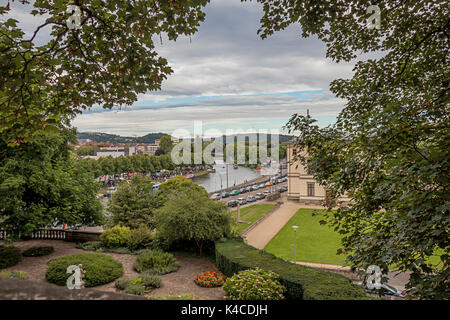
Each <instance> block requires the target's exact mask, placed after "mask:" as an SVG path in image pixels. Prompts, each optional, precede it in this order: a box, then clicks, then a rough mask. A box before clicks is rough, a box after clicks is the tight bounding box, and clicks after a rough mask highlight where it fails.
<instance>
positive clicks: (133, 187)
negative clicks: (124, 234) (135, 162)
mask: <svg viewBox="0 0 450 320" xmlns="http://www.w3.org/2000/svg"><path fill="white" fill-rule="evenodd" d="M152 187H153V183H152V181H151V179H150V178H145V177H141V176H138V175H136V176H133V178H132V179H131V182H130V183H127V182H123V183H121V184H120V186H119V188H118V189H117V191H116V192H115V193H114V195H113V197H112V199H111V201H110V202H109V204H108V210H109V211H110V213H111V217H110V220H109V224H110V225H111V226H115V225H121V226H124V227H129V228H131V229H137V228H139V227H142V226H145V227H149V228H154V216H153V212H154V209H155V208H158V207H160V206H161V201H160V198H159V197H158V196H156V194H155V193H154V192H152Z"/></svg>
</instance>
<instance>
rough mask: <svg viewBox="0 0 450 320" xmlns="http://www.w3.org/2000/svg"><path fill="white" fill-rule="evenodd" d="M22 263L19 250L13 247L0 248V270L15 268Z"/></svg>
mask: <svg viewBox="0 0 450 320" xmlns="http://www.w3.org/2000/svg"><path fill="white" fill-rule="evenodd" d="M20 261H22V254H21V253H20V249H19V248H16V247H13V246H0V269H4V268H8V267H12V266H15V265H16V264H18V263H19V262H20Z"/></svg>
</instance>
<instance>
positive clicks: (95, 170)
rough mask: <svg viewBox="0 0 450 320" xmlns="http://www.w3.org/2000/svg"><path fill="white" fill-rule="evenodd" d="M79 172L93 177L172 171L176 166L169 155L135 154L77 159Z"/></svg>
mask: <svg viewBox="0 0 450 320" xmlns="http://www.w3.org/2000/svg"><path fill="white" fill-rule="evenodd" d="M78 167H79V170H80V171H84V172H89V173H91V175H93V176H94V177H99V176H102V175H106V174H109V175H113V174H121V173H124V172H142V173H147V172H155V171H160V170H174V169H175V168H176V166H175V165H174V163H173V162H172V159H171V157H170V154H163V155H160V156H156V155H148V154H136V155H132V156H120V157H117V158H113V157H112V156H108V157H101V158H99V159H97V160H95V159H89V158H84V159H79V161H78Z"/></svg>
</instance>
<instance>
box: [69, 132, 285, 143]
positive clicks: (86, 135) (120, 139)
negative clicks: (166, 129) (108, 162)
mask: <svg viewBox="0 0 450 320" xmlns="http://www.w3.org/2000/svg"><path fill="white" fill-rule="evenodd" d="M165 135H167V133H162V132H158V133H149V134H146V135H145V136H142V137H136V138H135V137H125V136H119V135H117V134H109V133H103V132H79V133H78V134H77V138H78V139H89V140H91V141H93V142H100V143H101V142H113V143H133V142H134V141H135V140H136V141H137V143H155V140H157V139H161V137H162V136H165ZM239 136H244V134H238V135H235V138H234V139H235V141H236V140H237V137H239ZM223 138H224V142H225V143H226V137H225V136H223ZM270 138H271V137H270V134H268V135H267V140H268V142H269V143H270ZM291 139H292V136H289V135H285V134H280V143H283V142H286V141H289V140H291ZM246 140H248V137H247V139H246Z"/></svg>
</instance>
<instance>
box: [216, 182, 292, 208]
mask: <svg viewBox="0 0 450 320" xmlns="http://www.w3.org/2000/svg"><path fill="white" fill-rule="evenodd" d="M280 179H281V181H280ZM280 179H277V180H278V181H280V182H277V181H275V182H272V185H266V183H253V184H251V185H248V186H247V187H245V188H240V189H233V190H232V189H230V192H228V196H227V197H223V193H218V194H214V195H212V196H211V197H212V198H217V200H219V201H222V202H225V203H227V204H230V205H229V206H231V203H230V201H231V200H238V199H240V198H244V199H245V201H243V202H241V206H242V205H246V204H253V203H255V202H259V201H262V200H264V199H265V198H266V196H264V197H262V196H260V197H257V195H262V194H264V192H265V193H266V194H268V193H271V192H277V190H278V191H279V192H281V193H284V192H286V191H287V178H286V177H283V178H280ZM262 185H264V187H263V186H262ZM256 186H257V187H256ZM250 188H251V191H248V190H249V189H250ZM280 189H282V190H280ZM233 191H235V192H236V191H237V192H238V194H233ZM249 196H251V197H255V200H254V201H251V202H250V201H249V202H247V199H248V197H249ZM219 197H220V198H219ZM236 205H237V204H235V205H233V206H236Z"/></svg>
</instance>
